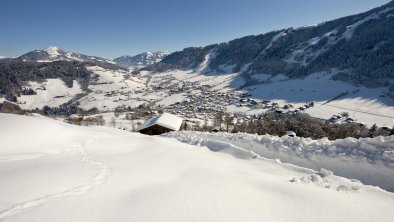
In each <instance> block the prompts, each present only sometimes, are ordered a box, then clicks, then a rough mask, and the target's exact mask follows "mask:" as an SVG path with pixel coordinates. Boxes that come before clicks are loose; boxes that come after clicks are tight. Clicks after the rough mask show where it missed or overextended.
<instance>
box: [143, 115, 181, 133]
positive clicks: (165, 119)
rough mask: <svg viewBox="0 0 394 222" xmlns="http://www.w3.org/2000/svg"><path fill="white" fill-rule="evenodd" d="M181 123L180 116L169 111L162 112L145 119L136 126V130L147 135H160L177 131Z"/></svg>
mask: <svg viewBox="0 0 394 222" xmlns="http://www.w3.org/2000/svg"><path fill="white" fill-rule="evenodd" d="M182 123H183V119H182V118H180V117H178V116H175V115H172V114H169V113H163V114H160V115H158V116H155V117H153V118H150V119H148V120H146V121H145V122H144V123H143V124H142V125H140V126H139V127H138V129H137V131H138V132H140V133H143V134H147V135H160V134H163V133H167V132H170V131H178V130H179V129H180V128H181V125H182Z"/></svg>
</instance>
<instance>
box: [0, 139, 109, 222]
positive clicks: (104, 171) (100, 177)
mask: <svg viewBox="0 0 394 222" xmlns="http://www.w3.org/2000/svg"><path fill="white" fill-rule="evenodd" d="M98 140H99V139H98V138H97V139H91V140H89V141H87V142H86V143H85V144H81V145H79V146H77V147H76V148H77V149H78V150H79V152H80V155H81V158H80V161H82V162H83V163H86V164H89V165H93V166H96V167H97V168H98V169H99V173H98V174H97V175H96V176H95V177H94V179H93V181H92V182H91V183H88V184H85V185H82V186H78V187H74V188H70V189H68V190H65V191H63V192H60V193H54V194H49V195H46V196H43V197H40V198H37V199H33V200H29V201H26V202H23V203H19V204H17V205H14V206H12V207H10V208H8V209H6V210H3V211H1V212H0V220H2V219H4V218H7V217H10V216H14V215H17V214H20V213H22V212H23V211H24V210H26V209H28V208H31V207H35V206H38V205H41V204H44V203H47V202H49V201H52V200H54V199H59V198H64V197H66V196H71V195H80V194H84V193H86V192H88V191H90V190H91V189H93V188H94V187H96V186H99V185H101V184H103V183H104V182H105V180H106V179H107V178H108V176H109V175H110V174H111V170H110V168H109V167H108V166H107V165H105V164H103V163H101V162H98V161H94V160H93V159H92V158H91V156H90V154H89V153H88V152H87V150H86V147H88V146H90V145H91V144H92V143H94V142H97V141H98Z"/></svg>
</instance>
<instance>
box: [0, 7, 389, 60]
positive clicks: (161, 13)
mask: <svg viewBox="0 0 394 222" xmlns="http://www.w3.org/2000/svg"><path fill="white" fill-rule="evenodd" d="M387 2H389V0H239V1H237V0H129V1H126V0H111V1H101V0H95V1H93V0H92V1H90V0H1V5H0V27H1V32H0V55H1V56H13V55H20V54H23V53H25V52H28V51H31V50H34V49H42V48H46V47H47V46H49V45H55V46H58V47H60V48H62V49H64V50H66V51H73V52H78V53H83V54H88V55H97V56H103V57H107V58H114V57H117V56H120V55H124V54H137V53H140V52H143V51H146V50H153V51H156V50H162V51H176V50H181V49H182V48H184V47H189V46H204V45H208V44H212V43H218V42H225V41H229V40H231V39H234V38H238V37H242V36H245V35H251V34H261V33H265V32H268V31H272V30H277V29H282V28H287V27H299V26H304V25H312V24H317V23H320V22H322V21H327V20H331V19H334V18H339V17H342V16H346V15H350V14H355V13H359V12H363V11H367V10H369V9H372V8H374V7H377V6H380V5H383V4H385V3H387Z"/></svg>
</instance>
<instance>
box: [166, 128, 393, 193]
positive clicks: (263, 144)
mask: <svg viewBox="0 0 394 222" xmlns="http://www.w3.org/2000/svg"><path fill="white" fill-rule="evenodd" d="M165 136H166V137H172V138H176V139H178V140H179V141H181V142H185V143H188V144H193V145H199V146H207V147H208V148H210V149H212V148H211V147H212V146H211V145H212V144H213V147H217V145H216V144H218V143H221V144H227V145H222V146H225V147H226V149H224V148H223V149H222V150H224V152H226V153H232V154H234V153H235V156H236V157H240V158H244V157H245V156H248V157H254V156H256V155H260V156H262V157H266V158H270V159H280V160H281V161H283V162H286V163H291V164H295V165H298V166H302V167H307V168H311V169H315V170H319V169H321V168H325V169H328V170H331V171H333V172H334V173H335V174H336V175H339V176H344V177H347V178H352V179H358V180H361V181H362V182H363V183H365V184H371V185H376V186H380V187H381V188H383V189H386V190H389V191H394V136H390V137H376V138H362V139H354V138H347V139H340V140H335V141H330V140H328V139H326V138H325V139H320V140H312V139H310V138H301V137H296V138H293V137H287V136H285V137H277V136H270V135H261V136H259V135H251V134H246V133H236V134H229V133H204V132H171V133H168V134H165ZM240 150H242V152H240ZM246 152H249V154H245V153H246ZM240 153H242V154H240Z"/></svg>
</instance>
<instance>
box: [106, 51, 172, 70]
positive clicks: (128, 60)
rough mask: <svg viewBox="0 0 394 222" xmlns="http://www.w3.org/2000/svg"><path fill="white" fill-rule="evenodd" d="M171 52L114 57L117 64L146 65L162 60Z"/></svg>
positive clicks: (127, 65)
mask: <svg viewBox="0 0 394 222" xmlns="http://www.w3.org/2000/svg"><path fill="white" fill-rule="evenodd" d="M168 54H170V53H169V52H160V51H159V52H149V51H147V52H144V53H141V54H138V55H134V56H130V55H125V56H121V57H118V58H116V59H114V60H113V61H114V62H116V64H118V65H120V66H122V67H139V68H141V67H145V66H148V65H152V64H154V63H156V62H160V61H161V60H162V59H163V58H164V57H165V56H167V55H168Z"/></svg>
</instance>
